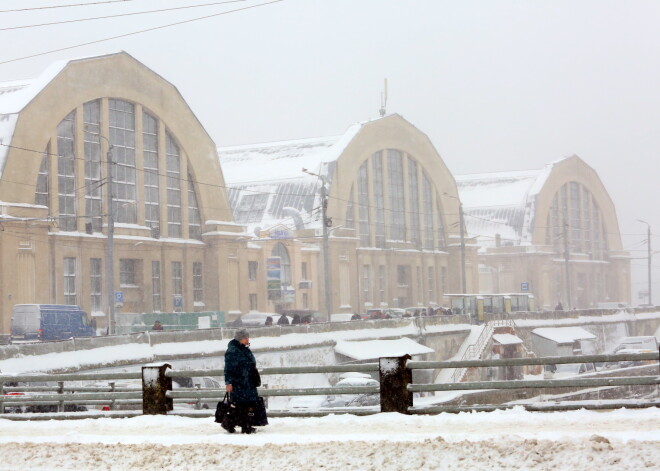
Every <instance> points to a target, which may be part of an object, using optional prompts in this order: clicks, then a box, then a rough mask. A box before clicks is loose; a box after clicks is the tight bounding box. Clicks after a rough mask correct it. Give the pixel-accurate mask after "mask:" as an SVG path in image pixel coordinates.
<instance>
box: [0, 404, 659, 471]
mask: <svg viewBox="0 0 660 471" xmlns="http://www.w3.org/2000/svg"><path fill="white" fill-rule="evenodd" d="M0 457H1V458H0V470H2V471H8V470H11V471H15V470H54V469H57V470H69V469H75V470H78V471H83V470H95V471H96V470H117V471H121V470H147V471H148V470H193V471H205V470H214V471H215V470H222V469H232V470H233V469H245V470H277V471H288V470H292V471H293V470H295V471H306V470H315V471H316V470H342V471H345V470H377V471H390V470H391V471H398V470H408V469H410V470H413V469H414V470H436V469H437V470H472V471H475V470H489V471H490V470H499V469H516V470H580V471H589V470H598V471H603V470H617V471H623V470H658V469H660V409H646V410H616V411H608V412H592V411H573V412H555V413H531V412H526V411H524V410H522V409H514V410H507V411H497V412H490V413H485V412H482V413H462V414H440V415H436V416H402V415H399V414H377V415H373V416H368V417H353V416H348V415H333V416H328V417H323V418H271V419H270V425H269V426H267V427H264V428H261V429H259V433H257V434H256V435H241V434H233V435H231V434H228V433H226V432H224V431H223V430H222V429H221V428H220V427H219V426H218V425H217V424H215V423H213V421H212V419H211V418H184V417H175V416H139V417H135V418H130V419H112V418H99V419H85V420H68V421H62V420H52V421H46V422H43V421H32V422H16V421H9V420H2V419H0Z"/></svg>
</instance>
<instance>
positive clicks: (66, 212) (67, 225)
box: [57, 111, 77, 231]
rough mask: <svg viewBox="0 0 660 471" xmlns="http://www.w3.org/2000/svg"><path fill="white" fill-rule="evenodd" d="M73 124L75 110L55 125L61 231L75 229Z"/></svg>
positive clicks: (74, 121) (74, 122)
mask: <svg viewBox="0 0 660 471" xmlns="http://www.w3.org/2000/svg"><path fill="white" fill-rule="evenodd" d="M75 124H76V112H75V111H72V112H71V113H69V115H68V116H67V117H66V118H64V119H63V120H62V121H61V122H60V124H59V125H58V126H57V155H58V158H57V185H58V194H59V206H60V211H59V212H60V229H61V230H63V231H75V230H76V229H77V227H76V226H77V224H76V172H75V168H76V165H75V162H76V155H75V134H74V129H75Z"/></svg>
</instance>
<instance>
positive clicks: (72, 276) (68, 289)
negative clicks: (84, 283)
mask: <svg viewBox="0 0 660 471" xmlns="http://www.w3.org/2000/svg"><path fill="white" fill-rule="evenodd" d="M64 304H78V296H77V295H76V259H75V258H73V257H65V258H64Z"/></svg>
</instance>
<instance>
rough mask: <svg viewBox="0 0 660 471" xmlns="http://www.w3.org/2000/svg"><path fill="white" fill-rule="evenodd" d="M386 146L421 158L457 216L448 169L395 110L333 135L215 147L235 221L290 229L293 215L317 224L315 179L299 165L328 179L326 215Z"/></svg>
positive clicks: (425, 139) (250, 227)
mask: <svg viewBox="0 0 660 471" xmlns="http://www.w3.org/2000/svg"><path fill="white" fill-rule="evenodd" d="M388 148H391V149H398V150H401V151H403V152H406V153H408V154H409V155H412V156H414V157H415V158H416V159H418V160H419V161H420V165H422V167H423V168H424V169H425V170H426V171H427V172H428V174H429V176H430V177H431V178H432V180H433V181H434V183H435V184H436V187H438V188H437V189H438V190H440V189H442V191H444V192H446V193H447V194H448V195H450V198H448V199H447V200H445V201H443V203H444V206H445V207H453V206H454V205H455V206H456V208H454V209H453V210H450V211H448V212H449V213H451V214H452V218H454V219H457V218H455V217H454V216H455V215H457V214H458V209H457V208H458V203H457V201H458V200H457V199H456V198H457V196H458V193H457V190H456V183H455V182H454V179H453V177H452V175H451V173H450V172H449V170H448V169H447V167H446V166H445V164H444V162H443V161H442V159H441V158H440V156H439V155H438V153H437V151H436V150H435V148H434V147H433V145H432V143H431V141H430V140H429V139H428V137H427V136H426V135H425V134H424V133H422V132H421V131H419V130H418V129H417V128H416V127H414V126H413V125H412V124H410V123H409V122H408V121H406V120H405V119H403V118H402V117H401V116H400V115H398V114H393V115H389V116H385V117H383V118H379V119H375V120H370V121H365V122H361V123H357V124H354V125H352V126H350V127H349V128H348V129H347V130H346V132H344V133H343V134H341V135H338V136H331V137H320V138H311V139H300V140H292V141H282V142H272V143H265V144H255V145H244V146H235V147H220V148H218V154H219V156H220V163H221V166H222V169H223V172H224V176H225V179H226V182H227V187H228V194H229V201H230V204H231V206H232V208H233V210H234V216H235V218H236V222H237V223H239V224H246V225H247V226H248V230H249V231H250V232H251V231H252V230H253V229H255V228H256V227H260V228H262V229H266V228H268V227H273V226H275V225H277V224H286V225H287V226H289V227H290V228H292V229H293V228H294V226H295V225H296V219H297V218H298V217H299V218H301V219H302V221H303V223H304V224H305V227H306V228H319V227H321V226H320V225H321V222H320V218H319V217H317V216H316V213H314V209H315V208H318V206H319V201H318V198H319V196H318V195H319V192H318V189H319V186H320V179H319V178H318V177H317V176H314V175H310V174H308V173H305V172H303V168H304V169H307V170H309V171H310V172H312V173H314V174H317V175H321V176H322V177H323V178H324V179H325V180H326V181H327V182H328V183H329V192H328V194H329V196H330V202H329V208H328V212H329V214H344V212H343V210H341V209H339V208H337V207H333V206H335V205H340V204H342V202H344V203H345V199H346V198H347V195H348V194H349V191H350V184H351V182H352V181H353V180H354V178H355V176H356V175H357V170H358V168H359V167H360V165H361V164H362V162H363V161H364V160H365V159H367V158H369V157H370V156H371V155H372V154H373V153H374V152H377V151H380V150H384V149H388ZM258 195H260V196H258ZM452 198H453V199H452ZM250 210H252V212H250ZM296 213H297V216H296ZM313 213H314V214H313ZM298 221H300V219H298ZM453 222H456V221H454V220H453V219H451V220H450V221H449V224H452V223H453ZM446 227H447V226H446ZM455 231H456V232H457V231H458V229H457V227H455Z"/></svg>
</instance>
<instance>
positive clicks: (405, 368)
mask: <svg viewBox="0 0 660 471" xmlns="http://www.w3.org/2000/svg"><path fill="white" fill-rule="evenodd" d="M659 359H660V353H656V352H649V353H625V354H612V355H583V356H571V357H543V358H535V357H530V358H500V359H491V360H475V359H471V360H458V361H456V360H452V361H410V358H409V357H408V356H404V357H392V358H381V359H380V360H379V362H378V363H365V364H350V365H328V366H298V367H272V368H261V369H260V370H259V371H260V373H261V375H262V376H265V375H290V374H312V373H317V374H318V373H342V372H352V371H358V372H369V373H373V372H378V375H379V378H380V386H354V387H342V388H337V387H334V388H333V387H331V388H280V389H264V388H260V389H259V393H260V394H261V395H262V396H273V397H274V396H306V395H337V394H380V400H381V407H380V410H381V411H382V412H392V411H396V412H402V413H413V414H421V413H438V412H455V411H460V410H474V411H476V410H495V409H501V408H508V407H512V405H510V404H509V405H507V404H480V405H473V406H469V407H458V406H429V407H424V408H420V407H415V406H414V404H413V393H416V392H439V391H475V390H511V389H528V388H594V387H596V388H597V387H621V386H625V387H627V386H654V385H655V386H656V394H657V388H658V385H660V371H659V372H658V375H648V374H647V375H640V376H622V377H619V376H616V377H590V378H585V377H572V378H567V379H544V380H511V381H473V382H459V383H440V384H435V383H430V384H413V383H412V371H414V370H423V369H425V370H428V369H433V370H435V369H444V368H474V367H481V368H484V367H507V366H522V365H548V364H554V365H557V364H566V363H601V362H603V363H608V362H622V361H659ZM222 374H223V370H222V369H212V370H185V371H179V370H172V369H171V368H170V367H169V365H167V364H162V365H154V364H151V365H148V366H145V367H143V368H142V373H84V374H52V375H41V374H40V375H0V414H4V412H5V409H6V408H10V407H24V406H28V405H56V406H57V410H58V411H59V412H62V411H64V410H65V405H67V404H84V405H108V406H109V407H110V409H111V411H109V412H107V413H105V414H106V415H109V416H113V417H116V416H133V415H135V414H136V412H135V411H122V412H125V414H122V413H120V412H119V411H114V409H115V408H116V407H119V406H128V405H130V406H133V407H139V406H140V405H141V407H142V413H145V414H153V413H174V414H181V415H199V414H198V413H201V412H202V411H194V412H195V413H197V414H190V412H192V411H189V412H185V411H172V406H173V403H174V402H176V401H183V402H190V401H193V402H196V403H197V404H199V402H200V401H201V400H202V399H218V398H221V397H223V396H224V393H225V391H224V389H197V388H179V389H172V378H178V377H195V376H221V375H222ZM123 379H128V380H137V379H141V388H122V387H117V385H116V384H115V383H113V381H115V380H123ZM35 381H36V382H44V381H45V382H57V386H56V387H55V386H32V387H30V386H8V383H9V384H14V383H21V382H35ZM86 381H96V382H99V381H110V383H109V385H108V386H100V385H94V386H89V385H84V384H75V385H67V386H66V387H65V386H64V383H65V382H78V383H81V382H86ZM24 393H30V394H29V395H15V394H24ZM656 405H660V400H657V399H656V400H647V401H641V400H636V401H625V400H618V401H615V402H610V403H608V404H605V405H604V404H602V403H601V404H579V405H575V404H570V403H564V404H560V405H557V404H554V405H550V406H549V405H548V404H545V405H538V404H536V405H535V404H526V405H525V407H526V408H528V409H529V410H552V408H554V409H556V410H568V409H571V408H578V407H580V408H602V407H605V406H607V407H608V408H614V407H650V406H656ZM337 412H350V413H356V414H359V415H364V414H371V413H375V412H378V411H376V410H373V409H372V410H365V409H363V410H357V409H351V410H344V409H337V408H333V409H328V410H326V411H309V412H302V413H301V412H294V411H281V412H277V413H274V414H273V415H275V416H301V415H304V416H318V415H327V414H330V413H337ZM99 413H100V412H99ZM204 414H205V415H206V416H208V414H210V411H207V412H205V413H204ZM21 415H22V414H4V415H3V418H20V417H18V416H21ZM28 415H29V416H30V417H25V418H29V419H31V418H38V416H39V415H40V414H28ZM64 416H66V418H76V417H89V416H90V414H78V413H71V414H65V413H62V417H64Z"/></svg>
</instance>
